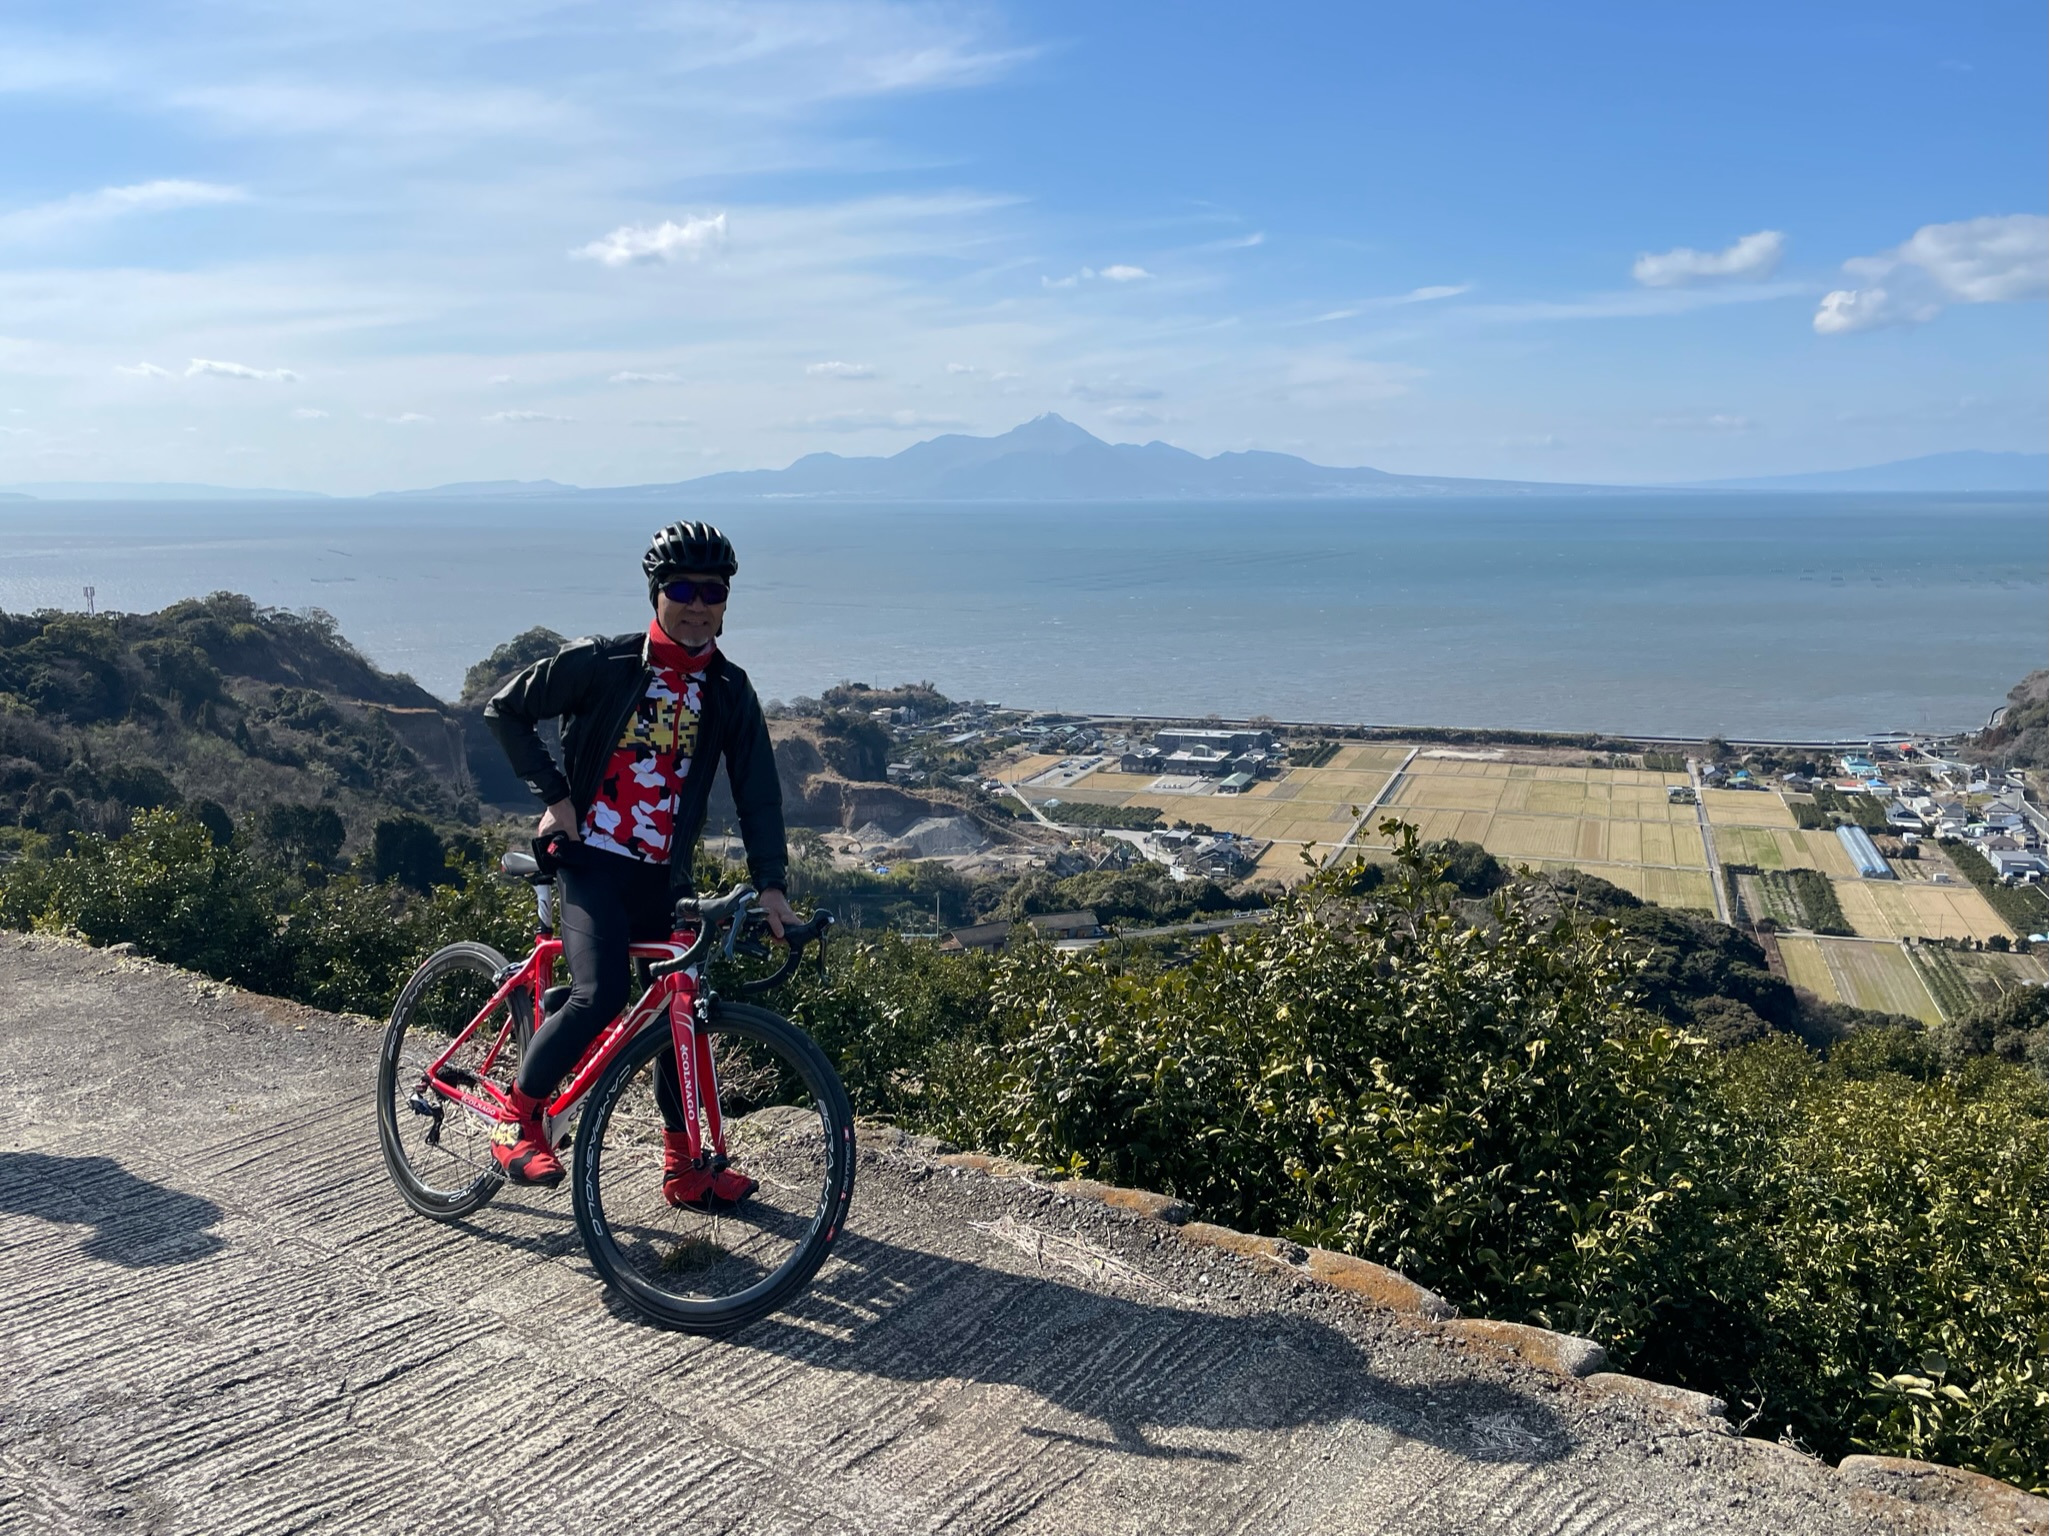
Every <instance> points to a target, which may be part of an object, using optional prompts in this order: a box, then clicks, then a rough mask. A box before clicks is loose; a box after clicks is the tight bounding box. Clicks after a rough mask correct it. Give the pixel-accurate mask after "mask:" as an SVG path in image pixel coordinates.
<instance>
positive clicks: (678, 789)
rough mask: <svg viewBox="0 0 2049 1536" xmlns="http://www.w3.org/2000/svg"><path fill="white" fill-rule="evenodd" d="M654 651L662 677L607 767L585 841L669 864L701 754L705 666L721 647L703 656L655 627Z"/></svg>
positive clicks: (651, 631)
mask: <svg viewBox="0 0 2049 1536" xmlns="http://www.w3.org/2000/svg"><path fill="white" fill-rule="evenodd" d="M647 649H648V660H649V662H650V663H651V664H652V665H653V667H654V676H653V677H652V678H650V679H649V681H648V685H647V693H646V695H645V696H644V697H643V698H642V699H641V700H640V702H639V703H638V704H636V705H634V707H633V712H632V713H631V714H629V715H628V716H627V717H626V726H625V729H624V730H622V731H621V732H620V733H619V744H618V745H617V746H615V747H614V748H613V749H612V756H611V759H610V761H608V762H607V763H606V764H605V774H604V777H603V778H602V779H600V780H599V781H598V794H597V798H596V799H595V800H593V801H592V802H591V808H590V810H589V811H588V812H587V813H586V814H585V816H584V818H583V840H584V842H585V844H586V845H588V846H589V847H592V848H600V849H603V850H604V851H605V852H607V853H623V854H625V855H626V857H628V858H629V859H640V860H643V861H645V862H646V863H649V864H666V863H668V862H669V844H670V842H671V840H672V839H673V838H674V837H675V834H676V797H677V796H678V795H679V794H681V793H682V791H683V781H684V779H686V778H688V777H689V774H690V758H691V754H693V753H694V752H696V750H697V721H698V715H699V712H700V711H701V710H702V709H703V697H704V693H703V679H704V669H705V668H706V667H707V666H708V665H710V663H711V659H712V657H714V656H716V655H717V654H718V649H717V647H715V646H706V647H705V650H704V654H703V655H702V656H693V655H691V654H690V653H689V652H688V651H686V650H684V649H683V647H682V646H680V645H678V644H676V642H675V641H673V640H671V639H670V638H669V637H668V636H667V635H665V634H663V633H662V630H661V626H660V625H658V624H649V625H648V647H647Z"/></svg>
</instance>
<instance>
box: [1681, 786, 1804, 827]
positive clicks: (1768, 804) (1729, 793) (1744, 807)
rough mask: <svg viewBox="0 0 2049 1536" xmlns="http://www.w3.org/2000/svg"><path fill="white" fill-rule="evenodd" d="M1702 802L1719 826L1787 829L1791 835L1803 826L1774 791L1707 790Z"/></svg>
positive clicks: (1714, 823)
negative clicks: (1794, 818)
mask: <svg viewBox="0 0 2049 1536" xmlns="http://www.w3.org/2000/svg"><path fill="white" fill-rule="evenodd" d="M1700 800H1701V804H1703V805H1705V806H1706V807H1707V813H1708V821H1709V822H1710V823H1712V824H1713V825H1715V826H1717V827H1783V828H1784V829H1785V830H1787V831H1789V832H1790V831H1792V830H1793V828H1795V827H1797V826H1798V825H1799V823H1798V822H1796V821H1795V820H1793V813H1792V812H1791V811H1789V810H1787V809H1786V802H1785V801H1783V800H1781V799H1780V798H1779V796H1778V794H1777V792H1776V791H1774V790H1769V789H1704V790H1702V791H1701V792H1700Z"/></svg>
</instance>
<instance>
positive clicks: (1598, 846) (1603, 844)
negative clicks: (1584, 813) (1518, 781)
mask: <svg viewBox="0 0 2049 1536" xmlns="http://www.w3.org/2000/svg"><path fill="white" fill-rule="evenodd" d="M1607 831H1608V824H1607V823H1606V822H1605V821H1590V820H1587V819H1585V818H1582V817H1578V816H1512V815H1508V814H1505V813H1504V814H1502V815H1498V816H1495V817H1494V818H1493V819H1492V821H1491V824H1490V825H1489V826H1488V828H1487V836H1486V838H1485V840H1484V841H1485V843H1486V846H1487V850H1488V852H1490V853H1492V854H1494V855H1496V856H1497V857H1500V858H1511V859H1590V860H1593V861H1595V862H1597V863H1606V862H1607V854H1608V847H1607V843H1608V838H1607Z"/></svg>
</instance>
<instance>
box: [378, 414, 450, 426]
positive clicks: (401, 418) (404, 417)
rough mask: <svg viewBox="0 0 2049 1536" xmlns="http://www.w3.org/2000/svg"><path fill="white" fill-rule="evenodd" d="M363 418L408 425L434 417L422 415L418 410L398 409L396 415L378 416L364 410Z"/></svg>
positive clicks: (392, 424)
mask: <svg viewBox="0 0 2049 1536" xmlns="http://www.w3.org/2000/svg"><path fill="white" fill-rule="evenodd" d="M363 419H364V420H365V421H382V422H387V423H389V424H390V425H391V426H394V427H409V426H412V425H414V424H416V423H420V422H429V421H432V420H433V419H434V418H433V417H432V416H423V415H421V414H420V413H419V412H418V411H400V412H399V413H398V414H397V415H396V416H379V415H376V414H374V413H372V412H367V411H366V412H365V413H364V415H363Z"/></svg>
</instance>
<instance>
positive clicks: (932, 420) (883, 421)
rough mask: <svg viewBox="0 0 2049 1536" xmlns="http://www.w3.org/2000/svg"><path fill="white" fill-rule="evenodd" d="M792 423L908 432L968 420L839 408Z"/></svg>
mask: <svg viewBox="0 0 2049 1536" xmlns="http://www.w3.org/2000/svg"><path fill="white" fill-rule="evenodd" d="M791 425H793V426H795V427H797V428H798V429H799V430H802V431H807V432H881V431H888V432H910V431H918V430H928V429H929V430H951V429H953V428H955V427H964V426H966V425H967V423H966V422H964V421H959V420H956V419H955V418H953V417H951V416H925V415H921V414H920V413H918V412H917V411H839V412H836V413H834V414H833V415H830V416H807V417H805V418H804V419H803V420H802V421H799V422H793V423H791Z"/></svg>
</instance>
